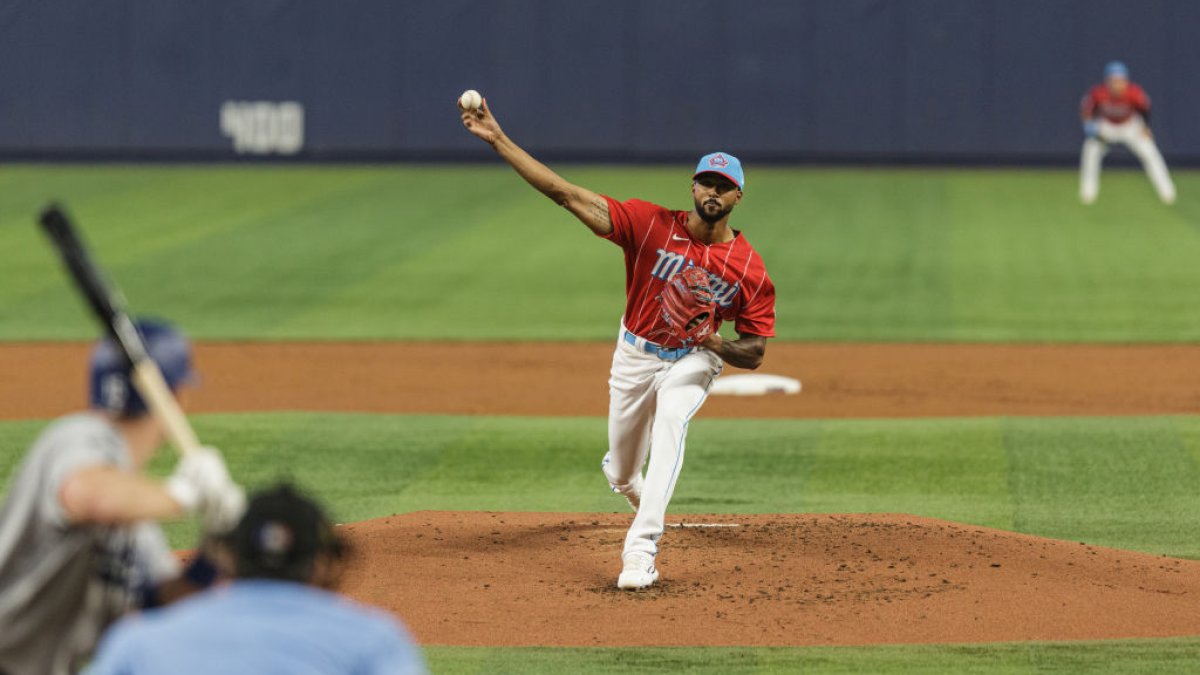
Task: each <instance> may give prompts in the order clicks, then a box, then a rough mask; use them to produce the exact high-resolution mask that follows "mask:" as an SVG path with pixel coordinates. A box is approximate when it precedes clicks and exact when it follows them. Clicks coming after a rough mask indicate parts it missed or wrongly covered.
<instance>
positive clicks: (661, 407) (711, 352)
mask: <svg viewBox="0 0 1200 675" xmlns="http://www.w3.org/2000/svg"><path fill="white" fill-rule="evenodd" d="M459 111H460V113H461V117H462V122H463V125H464V126H465V127H466V128H467V130H468V131H470V132H471V133H472V134H474V135H475V136H478V137H479V138H481V139H483V140H484V141H486V142H487V143H488V144H489V145H491V146H492V148H493V149H494V150H495V151H496V152H497V153H498V154H499V155H500V156H501V157H503V158H504V160H505V161H507V162H508V163H509V164H510V165H511V166H512V168H513V169H515V170H516V172H517V173H518V174H519V175H520V176H521V177H522V178H523V179H525V181H526V182H528V183H529V184H530V185H532V186H533V187H534V188H536V189H537V190H538V191H539V192H541V193H542V194H544V195H546V196H547V197H549V198H550V199H552V200H554V202H555V203H556V204H558V205H560V206H562V207H563V208H565V209H567V210H568V211H570V212H571V214H572V215H573V216H575V217H576V218H578V219H579V220H580V221H581V222H583V224H584V225H586V226H587V227H588V228H589V229H590V230H591V231H592V232H593V233H595V234H596V235H597V236H599V237H601V238H603V239H607V240H609V241H611V242H612V243H614V244H616V245H617V246H620V247H621V248H622V249H623V250H624V252H625V292H626V305H625V314H624V316H623V318H622V321H621V327H620V330H619V331H618V333H617V344H616V349H615V351H614V353H613V359H612V371H611V378H610V379H609V412H608V452H607V453H606V454H605V456H604V460H603V463H602V467H603V471H604V475H605V477H606V478H607V479H608V483H609V485H610V486H611V487H612V490H613V491H614V492H616V493H618V494H621V495H623V496H624V497H625V498H626V499H627V500H628V501H629V504H630V506H631V507H633V510H634V511H635V512H636V514H637V515H636V516H635V517H634V519H633V524H632V526H631V527H630V529H629V532H628V534H627V535H626V537H625V547H624V552H623V555H622V559H623V567H622V571H621V573H620V576H619V577H618V580H617V586H618V587H620V588H622V589H640V588H646V587H648V586H650V585H652V584H653V583H654V582H655V581H656V580H657V579H658V569H657V567H656V566H655V556H656V555H657V553H658V542H659V539H660V537H662V533H663V520H664V518H665V517H666V511H667V504H668V503H669V502H670V500H671V494H672V492H673V491H674V489H675V482H676V481H677V480H678V478H679V472H680V470H681V469H682V467H683V455H684V441H685V439H686V436H687V429H688V423H689V422H690V421H691V419H692V417H693V416H695V414H696V412H697V411H699V409H700V406H701V405H703V404H704V400H705V398H707V396H708V391H709V389H710V387H712V384H713V380H714V379H716V377H717V376H718V375H719V374H720V373H721V370H722V368H723V367H724V364H725V363H728V364H731V365H734V366H737V367H739V368H751V369H753V368H757V367H758V366H759V364H761V363H762V360H763V354H764V353H765V352H766V347H767V338H770V337H774V336H775V287H774V285H773V284H772V283H771V280H770V278H769V277H768V276H767V271H766V268H765V267H764V265H763V261H762V259H761V258H760V257H759V255H758V253H757V252H755V250H754V248H753V247H752V246H750V243H749V242H748V241H746V238H745V237H744V236H742V233H741V232H740V231H738V230H734V229H732V228H731V227H730V224H729V218H730V214H731V213H732V211H733V209H734V207H735V206H737V204H738V203H739V202H740V201H741V199H742V190H743V189H744V188H745V183H746V180H745V176H744V174H743V172H742V166H741V162H739V161H738V159H737V158H736V157H734V156H733V155H730V154H728V153H723V152H716V153H712V154H709V155H705V156H704V157H702V158H701V159H700V163H699V165H698V166H697V167H696V171H695V172H694V174H693V176H692V201H693V204H694V208H693V209H692V210H691V211H675V210H671V209H667V208H664V207H662V206H657V205H655V204H651V203H649V202H644V201H640V200H636V199H631V200H629V201H625V202H620V201H617V200H615V199H613V198H611V197H607V196H603V195H599V194H597V193H595V192H592V191H591V190H588V189H586V188H583V187H580V186H578V185H572V184H571V183H568V182H567V181H566V180H564V179H563V178H562V177H561V176H559V175H558V174H556V173H554V172H553V171H551V170H550V169H549V168H548V167H546V166H545V165H544V164H542V163H541V162H539V161H537V160H536V159H534V158H533V157H532V156H530V155H529V154H528V153H527V152H525V151H524V150H523V149H521V148H520V147H519V146H518V145H517V144H516V143H514V142H513V141H512V139H510V138H509V137H508V136H506V135H505V134H504V132H503V131H502V130H501V128H500V125H499V124H498V123H497V121H496V118H495V117H494V116H493V115H492V113H491V110H490V109H489V108H488V105H487V100H486V99H485V100H483V101H482V103H481V105H480V106H479V107H477V108H464V107H463V105H462V103H461V102H460V104H459ZM724 321H732V322H734V326H735V328H736V329H737V332H738V335H739V338H738V339H736V340H728V339H725V338H723V337H722V336H721V335H720V334H719V333H718V332H717V329H718V328H719V327H720V325H721V323H722V322H724ZM647 459H648V462H647ZM643 468H645V473H644V474H643Z"/></svg>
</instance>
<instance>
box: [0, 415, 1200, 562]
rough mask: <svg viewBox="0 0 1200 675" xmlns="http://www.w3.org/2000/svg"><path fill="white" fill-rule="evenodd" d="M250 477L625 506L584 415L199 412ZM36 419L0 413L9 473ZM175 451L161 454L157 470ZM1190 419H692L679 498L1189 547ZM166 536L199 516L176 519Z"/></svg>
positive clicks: (410, 501)
mask: <svg viewBox="0 0 1200 675" xmlns="http://www.w3.org/2000/svg"><path fill="white" fill-rule="evenodd" d="M196 424H197V428H198V430H199V433H200V436H201V437H202V438H204V439H205V440H206V441H207V442H210V443H214V444H216V445H217V446H218V447H221V448H223V449H224V450H225V452H226V454H227V456H228V458H229V464H230V467H231V470H232V472H233V473H234V475H235V476H238V477H239V478H240V479H241V480H242V481H244V482H245V483H246V484H247V485H250V486H255V485H262V484H264V483H267V482H270V481H273V480H276V479H279V478H281V477H293V478H295V479H296V480H297V481H299V482H300V483H301V484H303V485H306V486H308V487H310V488H311V489H313V490H315V491H316V492H317V493H319V494H320V495H321V496H322V497H324V498H325V499H326V500H328V501H329V503H330V504H331V506H332V509H333V512H334V514H335V515H336V516H337V517H338V519H339V520H342V521H356V520H363V519H367V518H374V517H378V516H384V515H391V514H393V513H401V512H407V511H414V510H420V509H464V510H496V511H576V512H592V511H621V512H623V511H624V510H625V508H626V507H625V505H624V502H623V501H622V500H621V499H619V498H618V497H615V496H614V495H612V494H611V493H609V492H608V490H607V485H606V484H605V482H604V479H603V477H602V476H601V474H600V468H599V467H600V459H601V456H602V455H603V448H604V447H605V424H604V421H603V420H602V419H598V418H597V419H592V418H503V417H453V416H445V417H442V416H433V417H424V416H403V415H400V416H390V415H344V414H253V415H201V416H198V417H197V418H196ZM40 427H41V423H38V422H34V421H22V422H5V423H0V475H4V476H7V475H8V474H9V473H10V472H11V470H12V467H13V466H14V465H15V463H16V461H17V459H18V458H19V455H20V454H21V452H22V451H23V450H24V448H25V446H26V445H28V444H29V442H30V441H31V440H32V438H33V437H34V435H35V434H36V433H37V431H38V429H39V428H40ZM173 461H174V459H173V457H171V456H170V454H169V453H163V454H162V455H161V456H160V457H159V458H158V460H157V461H156V462H155V464H154V469H155V470H156V471H158V472H160V473H162V472H164V471H165V470H166V469H167V468H168V467H169V465H170V464H171V463H172V462H173ZM1198 484H1200V417H1192V416H1187V417H1144V418H1114V419H1104V418H1045V419H1039V418H980V419H943V420H890V421H862V420H836V421H817V420H795V421H792V420H714V419H703V418H701V419H697V420H695V421H694V422H693V423H692V430H691V433H690V440H689V443H688V462H687V465H686V467H685V469H684V472H683V477H682V479H681V480H680V482H679V487H678V489H677V490H676V493H675V497H674V499H673V500H672V503H671V509H672V511H673V512H675V513H810V512H811V513H850V512H899V513H912V514H917V515H922V516H930V517H934V518H944V519H947V520H954V521H960V522H966V523H973V524H977V525H985V526H989V527H996V528H1001V529H1005V530H1015V531H1018V532H1027V533H1030V534H1037V535H1042V536H1047V537H1056V538H1062V539H1070V540H1079V541H1086V542H1087V543H1089V544H1098V545H1103V546H1113V547H1119V548H1128V549H1134V550H1140V551H1148V552H1153V553H1164V554H1169V555H1173V556H1183V557H1190V558H1200V523H1198V522H1197V521H1196V518H1195V514H1196V513H1200V491H1197V490H1196V485H1198ZM170 533H171V535H172V543H173V544H174V545H176V546H180V547H183V546H189V545H191V544H192V543H193V542H192V531H191V529H190V528H188V527H186V526H174V527H173V528H172V529H171V530H170Z"/></svg>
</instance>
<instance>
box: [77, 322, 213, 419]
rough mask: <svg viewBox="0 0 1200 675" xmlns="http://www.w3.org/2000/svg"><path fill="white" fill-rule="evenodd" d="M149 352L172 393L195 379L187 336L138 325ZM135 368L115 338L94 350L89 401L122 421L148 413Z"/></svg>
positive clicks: (164, 326)
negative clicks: (133, 374)
mask: <svg viewBox="0 0 1200 675" xmlns="http://www.w3.org/2000/svg"><path fill="white" fill-rule="evenodd" d="M135 325H136V326H137V329H138V332H139V333H141V335H142V340H143V341H144V342H145V343H146V352H147V353H148V354H149V355H150V358H151V359H153V360H154V362H155V363H156V364H158V368H159V370H161V371H162V374H163V379H164V380H166V381H167V386H168V387H170V388H171V391H175V390H176V389H178V388H179V386H180V385H183V384H186V383H187V382H188V381H190V380H191V379H192V375H193V374H192V346H191V344H189V343H188V340H187V338H186V337H184V335H183V333H180V332H179V331H178V330H176V329H175V328H174V327H172V326H171V325H169V324H167V323H165V322H163V321H156V320H151V319H142V320H139V321H137V322H135ZM131 371H132V368H131V364H130V363H129V359H128V358H126V357H125V353H124V352H123V351H121V348H120V347H119V346H117V343H116V341H115V340H113V339H112V337H111V336H110V337H108V338H106V339H104V340H101V341H100V342H99V343H98V344H97V345H96V348H95V349H93V350H92V360H91V367H90V377H89V383H88V401H89V403H90V404H91V406H92V407H93V408H100V409H103V410H107V411H109V412H112V413H117V414H119V415H121V416H122V417H137V416H139V415H144V414H145V413H146V401H145V400H143V399H142V397H141V395H140V394H139V393H138V392H137V389H136V388H135V387H134V386H133V383H132V381H131Z"/></svg>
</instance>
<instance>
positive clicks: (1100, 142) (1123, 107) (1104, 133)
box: [1079, 61, 1175, 204]
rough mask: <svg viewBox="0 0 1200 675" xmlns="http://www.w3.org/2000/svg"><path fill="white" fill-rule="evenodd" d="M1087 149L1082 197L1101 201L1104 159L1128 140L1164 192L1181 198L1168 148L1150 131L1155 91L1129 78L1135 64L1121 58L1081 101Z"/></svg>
mask: <svg viewBox="0 0 1200 675" xmlns="http://www.w3.org/2000/svg"><path fill="white" fill-rule="evenodd" d="M1080 116H1081V117H1082V119H1083V133H1084V136H1086V138H1085V139H1084V141H1083V151H1082V153H1081V155H1080V159H1079V200H1080V201H1082V202H1083V203H1084V204H1091V203H1093V202H1095V201H1096V197H1097V196H1098V195H1099V194H1100V163H1101V162H1102V161H1104V155H1106V154H1107V153H1108V147H1109V146H1110V145H1111V144H1113V143H1122V144H1124V145H1125V146H1126V147H1128V148H1129V149H1130V150H1131V151H1132V152H1133V154H1135V155H1137V158H1138V160H1140V161H1141V163H1142V167H1143V168H1144V169H1145V170H1146V175H1147V176H1149V178H1150V182H1151V183H1153V184H1154V190H1155V191H1156V192H1157V193H1158V198H1159V199H1161V200H1162V202H1163V203H1164V204H1174V203H1175V184H1174V183H1172V182H1171V175H1170V173H1168V172H1167V164H1166V162H1164V161H1163V158H1162V153H1160V152H1159V151H1158V146H1157V145H1155V144H1154V134H1152V133H1151V132H1150V97H1149V96H1147V95H1146V92H1145V90H1143V89H1142V88H1141V87H1139V86H1138V85H1137V84H1135V83H1133V82H1130V81H1129V69H1128V68H1126V67H1125V64H1124V63H1121V62H1120V61H1113V62H1112V63H1109V64H1108V65H1107V66H1105V68H1104V82H1103V83H1102V84H1097V85H1096V86H1094V87H1092V88H1091V89H1090V90H1088V93H1087V94H1085V95H1084V97H1083V102H1082V103H1081V104H1080Z"/></svg>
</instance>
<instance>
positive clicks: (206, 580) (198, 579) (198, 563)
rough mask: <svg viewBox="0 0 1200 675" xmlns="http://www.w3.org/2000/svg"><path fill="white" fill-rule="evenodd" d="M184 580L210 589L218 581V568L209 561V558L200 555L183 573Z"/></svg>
mask: <svg viewBox="0 0 1200 675" xmlns="http://www.w3.org/2000/svg"><path fill="white" fill-rule="evenodd" d="M183 578H184V579H187V580H188V581H190V582H192V583H193V584H195V585H197V586H199V587H200V588H208V587H209V586H212V585H213V583H214V582H215V581H216V580H217V566H216V565H214V564H213V562H212V561H211V560H209V559H208V556H206V555H204V554H203V553H200V554H198V555H197V556H196V559H195V560H193V561H192V563H191V564H190V565H188V566H187V569H186V570H184V571H183Z"/></svg>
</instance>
